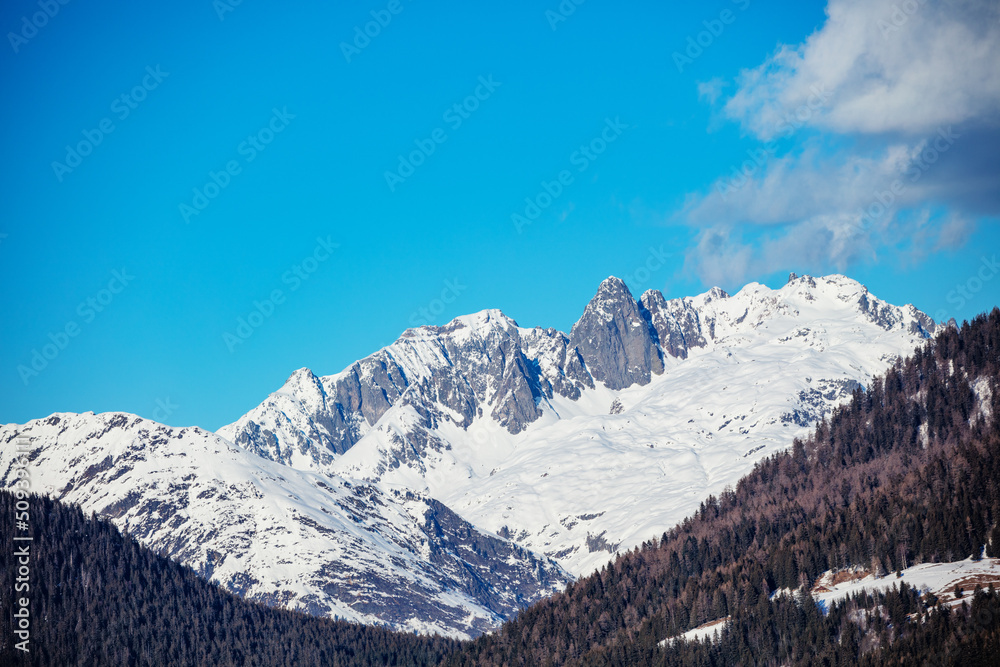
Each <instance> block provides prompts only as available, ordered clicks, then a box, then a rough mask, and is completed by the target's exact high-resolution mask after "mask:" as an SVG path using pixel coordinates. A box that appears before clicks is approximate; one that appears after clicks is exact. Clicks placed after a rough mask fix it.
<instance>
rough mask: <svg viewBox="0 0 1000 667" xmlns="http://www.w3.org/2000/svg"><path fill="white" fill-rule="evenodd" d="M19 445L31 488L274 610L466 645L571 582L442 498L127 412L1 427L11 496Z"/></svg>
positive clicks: (0, 454) (0, 451)
mask: <svg viewBox="0 0 1000 667" xmlns="http://www.w3.org/2000/svg"><path fill="white" fill-rule="evenodd" d="M15 437H21V438H28V439H30V441H31V452H32V453H31V455H30V459H31V463H30V465H29V469H30V471H31V473H32V487H33V488H34V489H35V490H37V491H44V492H46V493H49V494H50V495H52V496H54V497H56V498H59V499H61V500H63V501H65V502H72V503H76V504H79V505H80V506H82V507H83V508H84V510H86V511H88V512H89V511H94V512H97V513H98V514H100V515H102V516H105V517H108V518H109V519H111V520H112V521H114V523H115V524H116V525H117V526H118V527H119V528H120V529H122V530H127V531H128V532H129V533H131V535H132V536H134V537H135V538H137V539H138V540H139V541H140V542H142V543H143V544H145V545H146V546H149V547H151V548H153V549H155V550H157V551H159V552H161V553H163V554H164V555H167V556H170V557H172V558H174V559H176V560H179V561H181V562H184V563H186V564H188V565H190V566H192V567H193V568H195V569H196V570H197V571H199V572H200V573H201V574H202V575H203V576H205V577H206V578H209V579H211V580H213V581H217V582H219V583H221V584H222V585H223V586H224V587H226V588H228V589H230V590H232V591H234V592H237V593H240V594H242V595H245V596H247V597H250V598H252V599H256V600H260V601H264V602H267V603H270V604H278V605H282V606H286V607H291V608H298V609H302V610H305V611H308V612H311V613H314V614H321V615H329V616H339V617H340V618H345V619H349V620H355V621H361V622H365V623H386V624H391V625H392V626H394V627H396V628H400V629H407V630H419V631H436V632H441V633H446V634H455V635H459V636H470V635H476V634H479V633H481V632H483V631H484V630H487V629H489V628H491V627H494V626H495V625H496V624H498V623H499V622H501V621H502V620H503V619H504V618H506V617H508V616H510V615H511V614H512V613H513V612H515V611H516V610H517V609H519V608H520V607H521V606H524V605H526V604H528V603H530V602H533V601H535V600H537V599H539V598H541V597H543V596H545V595H548V594H551V593H552V592H554V591H555V590H558V589H559V588H561V587H562V585H564V583H565V581H566V578H565V575H564V574H563V573H562V572H561V571H560V569H559V568H558V567H557V566H555V565H554V564H553V563H552V562H549V561H546V560H544V559H539V558H536V557H535V556H534V555H532V554H530V553H528V552H527V551H526V550H524V549H522V548H521V547H518V546H517V545H514V544H512V543H510V542H508V541H505V540H500V539H497V538H496V537H493V536H489V535H485V534H483V533H482V532H480V531H478V530H476V529H475V528H474V527H473V526H470V525H469V524H468V523H466V522H465V521H463V520H461V519H460V518H459V517H458V516H456V515H455V514H454V513H453V512H451V511H450V510H449V509H448V508H447V507H445V506H443V505H442V504H441V503H440V502H438V501H436V500H432V499H429V498H427V497H425V496H420V495H417V494H413V493H395V494H394V493H387V492H384V491H383V490H381V489H380V488H379V487H377V486H373V485H367V484H353V483H351V482H350V481H348V480H345V479H341V478H332V477H327V476H323V475H319V474H314V473H309V472H303V471H299V470H295V469H293V468H290V467H288V466H285V465H281V464H278V463H274V462H271V461H268V460H264V459H262V458H260V457H258V456H256V455H254V454H252V453H250V452H247V451H245V450H243V449H241V448H239V447H236V446H234V445H232V444H231V443H229V442H227V441H226V440H224V439H222V438H220V437H219V436H217V435H215V434H213V433H210V432H206V431H203V430H200V429H197V428H186V429H175V428H170V427H167V426H163V425H161V424H157V423H155V422H150V421H147V420H144V419H141V418H139V417H136V416H134V415H128V414H122V413H107V414H100V415H94V414H93V413H87V414H82V415H77V414H55V415H52V416H51V417H49V418H47V419H44V420H36V421H33V422H30V423H28V424H26V425H24V426H23V427H19V428H12V427H11V426H4V427H2V428H0V473H2V476H0V480H2V482H3V484H4V486H5V487H6V486H9V484H10V483H12V482H13V480H14V477H13V476H12V456H13V453H14V451H15V447H14V444H13V440H14V438H15Z"/></svg>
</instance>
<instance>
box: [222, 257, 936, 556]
mask: <svg viewBox="0 0 1000 667" xmlns="http://www.w3.org/2000/svg"><path fill="white" fill-rule="evenodd" d="M933 329H934V323H933V321H932V320H931V319H930V318H928V317H927V316H926V315H924V314H923V313H921V312H919V311H917V310H916V309H915V308H913V307H912V306H906V307H903V308H899V307H896V306H893V305H891V304H887V303H885V302H882V301H880V300H879V299H877V298H875V297H874V296H872V295H871V294H870V293H869V292H868V290H867V289H865V288H864V286H862V285H860V284H859V283H857V282H855V281H853V280H851V279H849V278H846V277H844V276H837V275H834V276H828V277H825V278H811V277H808V276H805V277H801V278H800V277H797V276H793V277H792V278H791V279H790V280H789V282H788V284H787V285H785V286H784V287H782V288H781V289H778V290H771V289H769V288H767V287H765V286H763V285H759V284H750V285H747V286H746V287H745V288H744V289H742V290H741V291H740V292H739V293H738V294H736V295H733V296H729V295H727V294H726V293H725V292H723V291H722V290H720V289H717V288H715V289H712V290H710V291H709V292H706V293H705V294H702V295H700V296H696V297H692V298H685V299H676V300H671V301H667V300H665V299H664V298H663V296H662V295H661V294H660V293H659V292H657V291H649V292H646V293H645V294H643V295H642V297H641V299H639V300H638V301H637V300H635V299H634V298H633V297H632V295H631V294H630V293H629V292H628V289H627V287H626V286H625V284H624V283H623V282H622V281H620V280H618V279H616V278H609V279H608V280H606V281H604V283H602V284H601V286H600V288H599V290H598V292H597V295H596V296H595V297H594V299H593V300H592V301H591V303H590V304H588V305H587V307H586V308H585V310H584V314H583V316H582V317H581V319H580V321H579V322H577V324H576V325H575V326H574V327H573V330H572V332H571V333H570V334H569V335H568V336H567V335H565V334H562V333H560V332H558V331H555V330H552V329H548V330H543V329H538V328H535V329H525V328H521V327H518V326H517V325H516V323H514V322H513V321H512V320H511V319H510V318H507V317H506V316H504V315H503V314H502V313H500V312H498V311H483V312H481V313H477V314H474V315H469V316H465V317H461V318H458V319H456V320H454V321H453V322H451V323H450V324H448V325H447V326H444V327H421V328H419V329H411V330H408V331H407V332H406V333H405V334H404V335H403V336H402V337H401V338H400V339H399V340H398V341H396V342H395V343H393V344H392V345H390V346H388V347H386V348H384V349H382V350H380V351H379V352H377V353H376V354H375V355H372V356H371V357H369V358H367V359H365V360H363V361H361V362H359V363H358V364H355V365H354V366H353V367H352V368H351V369H348V370H347V371H344V372H343V373H340V374H339V375H337V376H331V377H329V378H318V379H312V378H313V376H312V374H311V373H310V372H308V371H306V370H303V371H299V372H298V373H297V375H305V376H308V377H310V378H311V379H310V385H311V386H312V385H319V386H323V387H325V388H326V397H325V399H323V400H325V401H326V404H330V403H331V402H334V403H336V402H335V401H332V397H334V396H338V395H342V394H344V393H345V392H344V390H343V389H342V387H343V385H344V383H345V378H348V379H349V380H350V382H352V383H353V382H354V381H355V380H354V378H358V379H359V381H360V383H361V384H362V385H363V386H364V385H365V383H368V384H369V385H371V386H374V387H376V388H383V389H380V391H377V392H376V391H373V392H370V393H371V394H373V395H375V396H377V398H378V400H379V401H380V402H379V404H378V406H377V407H378V408H379V409H377V410H370V411H369V413H368V414H366V413H365V412H364V409H365V399H364V398H363V397H362V400H361V401H360V404H355V403H351V404H350V409H345V408H347V407H348V405H347V404H346V403H343V402H341V403H336V405H338V406H339V407H338V410H344V411H345V412H346V413H348V414H354V415H359V414H360V415H362V416H361V417H358V423H359V426H358V428H357V430H356V432H357V433H358V434H359V436H358V438H357V439H356V441H354V442H353V443H352V444H351V445H350V446H349V447H348V446H346V445H344V444H343V443H341V444H340V445H338V447H339V448H340V449H341V450H343V451H345V453H343V454H334V453H331V450H330V449H327V451H326V452H323V453H322V455H323V456H328V457H329V463H328V464H323V465H322V466H320V467H321V468H323V469H325V470H328V471H330V472H332V473H335V474H342V475H346V476H348V477H357V478H361V479H366V480H369V481H371V482H379V483H385V484H389V485H392V486H397V487H400V488H407V489H415V490H420V491H422V492H425V493H427V494H429V495H430V496H432V497H435V498H438V499H440V500H442V501H443V502H445V503H446V504H447V505H449V506H450V507H452V508H453V509H455V510H456V511H457V512H459V513H460V514H461V515H462V516H463V517H465V518H466V519H468V520H470V521H471V522H472V523H474V524H476V525H478V526H481V527H484V528H486V529H488V530H490V531H492V532H495V533H497V534H500V535H504V536H509V537H511V538H513V539H514V540H515V541H517V542H518V543H520V544H522V545H524V546H526V547H528V548H530V549H532V550H534V551H537V552H539V553H544V554H546V555H548V556H551V557H553V558H555V559H557V560H558V561H559V562H560V563H562V564H563V566H565V567H566V568H567V569H569V570H570V571H571V572H572V573H573V574H574V575H582V574H586V573H588V572H590V571H591V570H593V569H594V568H597V567H599V566H600V565H601V564H603V563H604V562H606V561H607V560H608V559H609V558H610V557H611V556H612V554H614V553H615V552H617V551H618V550H620V549H627V548H631V547H633V546H635V545H636V544H639V543H641V542H642V541H643V540H646V539H649V538H650V537H652V536H656V535H659V534H660V533H661V532H663V531H664V530H666V529H668V528H670V527H671V526H673V525H674V524H675V523H677V522H678V521H680V520H681V519H683V517H684V516H686V515H688V514H689V513H691V512H692V511H693V510H694V509H696V508H697V506H698V504H699V503H700V501H701V500H703V499H704V498H705V497H706V496H707V495H708V494H709V493H718V492H719V491H721V490H722V489H723V488H724V487H725V486H726V485H729V484H735V482H736V481H737V480H738V479H739V478H740V477H741V476H742V475H743V474H745V473H746V472H747V471H748V470H749V469H750V468H751V467H752V466H753V463H754V462H755V461H756V460H757V459H759V458H760V457H762V456H766V455H769V454H771V453H773V452H774V451H776V450H777V449H782V448H785V447H788V446H789V445H790V443H791V441H792V438H793V437H794V436H800V435H804V434H805V433H806V432H807V431H808V428H809V427H810V426H811V425H812V424H814V423H815V421H816V420H817V419H819V418H820V417H822V416H824V415H826V414H828V413H829V412H830V411H831V410H832V408H833V407H834V406H835V405H837V404H838V403H839V402H841V401H842V400H844V399H845V398H847V397H849V396H850V393H851V391H852V390H853V389H854V388H855V387H858V386H859V385H865V384H867V382H868V381H869V380H870V379H871V378H872V376H873V375H875V374H878V373H880V372H882V371H883V370H885V368H886V367H887V366H888V365H889V364H890V363H891V362H892V360H894V359H895V358H897V357H898V356H902V355H905V354H907V353H909V352H910V351H911V350H912V349H913V348H914V347H915V346H916V345H917V344H918V343H919V342H921V341H922V340H924V339H925V338H927V337H928V336H929V335H930V333H931V332H932V331H933ZM372 369H374V370H377V371H378V372H379V373H380V375H378V376H376V373H375V372H373V370H372ZM386 369H388V371H387V370H386ZM295 378H296V376H295V375H293V380H294V379H295ZM386 378H394V381H393V382H392V383H391V386H389V385H387V383H386ZM291 382H292V381H291V380H290V383H291ZM387 386H388V389H389V390H388V391H387V390H385V389H384V388H386V387H387ZM288 388H289V385H286V388H284V389H283V390H282V392H281V393H280V394H278V395H272V397H271V398H269V399H268V400H267V401H265V403H264V404H262V406H261V407H259V408H257V409H256V410H255V411H253V412H251V413H250V414H249V415H248V416H246V417H244V418H243V419H241V420H240V421H239V422H237V423H236V424H234V425H232V426H230V427H226V428H225V429H223V430H222V431H221V433H223V434H225V435H227V437H231V438H233V439H235V440H236V441H237V442H248V443H249V442H254V441H255V440H254V439H253V437H251V436H254V435H256V434H263V435H262V436H260V435H258V436H257V438H258V440H261V439H265V438H266V439H272V440H276V441H277V442H282V441H283V436H282V435H281V430H282V425H281V423H280V421H277V420H275V419H273V418H272V417H271V416H269V415H268V414H262V412H263V413H266V412H268V411H271V412H273V411H275V409H276V408H275V403H276V402H277V401H284V400H286V399H285V397H284V396H285V394H286V393H289V389H288ZM291 393H294V391H293V392H291ZM355 393H357V392H355ZM352 395H353V394H352ZM323 400H320V399H315V398H313V399H308V400H302V401H301V402H300V403H298V404H297V405H295V406H291V407H294V408H295V411H294V416H288V417H286V416H287V415H289V414H290V413H289V412H287V411H286V412H284V413H282V416H283V418H288V419H289V420H292V421H296V422H302V423H305V422H308V421H309V420H313V421H317V420H320V419H322V418H324V417H323V415H324V414H326V413H323V412H322V411H317V410H316V409H315V406H317V405H321V404H322V403H323ZM387 404H388V407H384V406H386V405H387ZM383 408H384V409H383ZM351 410H353V412H351ZM304 431H305V429H299V430H298V431H296V437H297V438H301V434H302V433H303V432H304ZM295 442H297V443H298V442H302V441H301V439H300V440H298V441H295ZM296 446H301V447H303V449H304V450H308V451H310V452H315V451H317V450H322V449H323V444H322V442H320V441H318V440H312V441H310V442H309V443H308V444H307V445H305V446H303V445H298V444H297V445H296ZM311 456H312V459H313V460H316V459H319V458H320V455H317V454H312V455H311ZM317 465H318V464H317Z"/></svg>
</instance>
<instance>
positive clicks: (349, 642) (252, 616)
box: [0, 491, 459, 667]
mask: <svg viewBox="0 0 1000 667" xmlns="http://www.w3.org/2000/svg"><path fill="white" fill-rule="evenodd" d="M15 503H16V499H15V496H14V495H13V494H12V493H10V492H9V491H0V516H2V517H3V520H4V521H8V522H10V523H11V525H12V524H13V521H14V512H15ZM28 503H29V506H30V509H29V512H30V524H31V530H32V537H33V540H32V541H31V542H30V544H31V547H30V551H31V555H30V566H29V567H30V575H29V577H30V579H29V584H30V589H29V590H28V591H21V592H16V591H15V576H16V571H17V568H18V562H17V558H15V556H14V553H15V551H16V549H19V548H20V547H21V545H23V544H25V542H23V541H22V542H14V541H13V540H11V538H10V531H8V530H5V531H4V538H3V539H2V540H0V554H2V558H0V569H2V572H3V577H2V582H3V583H2V588H0V609H2V610H3V612H2V615H0V665H45V666H52V665H59V666H60V667H69V666H72V665H80V666H97V665H116V666H119V665H121V666H127V665H155V666H157V667H162V666H164V665H223V666H225V665H234V666H235V665H338V666H344V667H347V666H353V665H399V666H400V667H417V666H423V665H434V664H437V663H438V662H439V661H440V660H441V659H442V658H443V657H444V656H446V655H447V654H449V653H451V652H453V651H454V650H455V649H456V648H457V647H458V645H459V644H458V642H457V641H454V640H449V639H443V638H441V637H419V636H416V635H414V634H407V633H399V632H392V631H390V630H387V629H384V628H376V627H370V626H364V625H357V624H351V623H347V622H344V621H333V620H330V619H324V618H315V617H311V616H308V615H305V614H301V613H297V612H292V611H286V610H280V609H274V608H269V607H266V606H264V605H260V604H257V603H254V602H250V601H248V600H245V599H243V598H239V597H237V596H235V595H233V594H231V593H229V592H227V591H225V590H223V589H221V588H220V587H218V586H216V585H214V584H211V583H209V582H207V581H205V580H204V579H202V578H201V577H199V576H198V575H197V574H195V572H194V571H193V570H191V569H190V568H187V567H184V566H182V565H179V564H177V563H175V562H173V561H171V560H169V559H166V558H163V557H161V556H159V555H157V554H155V553H154V552H152V551H150V550H149V549H147V548H145V547H143V546H141V545H139V543H138V542H136V541H135V540H134V539H132V538H130V537H126V536H123V535H122V534H121V533H120V532H119V531H118V529H117V528H115V527H114V526H113V525H112V524H110V523H108V522H105V521H101V520H99V519H98V518H97V517H95V516H91V517H89V518H88V517H86V516H85V515H84V514H83V512H82V511H81V510H80V509H79V508H78V507H76V506H70V505H64V504H62V503H60V502H57V501H53V500H51V499H49V498H46V497H40V496H30V497H29V500H28ZM22 596H25V597H27V598H28V599H29V600H30V607H29V610H30V633H31V634H30V641H29V644H28V645H27V648H29V652H28V653H25V652H23V651H21V650H18V649H17V648H16V646H15V645H16V643H17V642H18V641H20V638H19V637H17V636H16V635H15V634H14V630H15V627H14V622H15V620H16V619H14V618H13V613H14V610H15V609H16V607H15V600H14V599H13V598H15V597H17V598H20V597H22Z"/></svg>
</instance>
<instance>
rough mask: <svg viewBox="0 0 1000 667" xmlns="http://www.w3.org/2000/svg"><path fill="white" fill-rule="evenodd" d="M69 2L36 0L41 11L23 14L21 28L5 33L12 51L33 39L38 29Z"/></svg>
mask: <svg viewBox="0 0 1000 667" xmlns="http://www.w3.org/2000/svg"><path fill="white" fill-rule="evenodd" d="M69 2H70V0H38V7H39V9H41V11H38V12H35V13H34V14H32V15H31V17H30V18H29V17H28V15H27V14H25V15H24V16H22V17H21V29H20V30H18V31H17V32H8V33H7V41H9V42H10V48H12V49H14V53H20V51H21V47H22V46H23V45H25V44H27V43H28V42H29V41H31V40H32V39H34V38H35V36H36V35H37V34H38V31H39V30H41V29H42V28H44V27H45V26H47V25H48V24H49V21H50V20H51V19H54V18H55V17H56V14H58V13H59V10H60V9H61V8H62V7H65V6H66V5H68V4H69Z"/></svg>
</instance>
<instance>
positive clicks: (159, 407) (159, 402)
mask: <svg viewBox="0 0 1000 667" xmlns="http://www.w3.org/2000/svg"><path fill="white" fill-rule="evenodd" d="M180 407H181V406H179V405H177V404H176V403H172V402H171V401H170V397H169V396H167V397H166V398H158V399H156V407H155V408H153V421H158V422H160V423H161V424H162V423H163V422H164V421H166V420H167V419H170V417H171V415H173V414H174V413H175V412H177V411H178V410H180Z"/></svg>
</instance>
